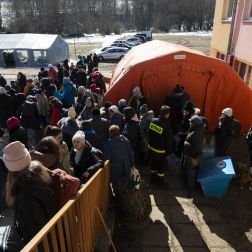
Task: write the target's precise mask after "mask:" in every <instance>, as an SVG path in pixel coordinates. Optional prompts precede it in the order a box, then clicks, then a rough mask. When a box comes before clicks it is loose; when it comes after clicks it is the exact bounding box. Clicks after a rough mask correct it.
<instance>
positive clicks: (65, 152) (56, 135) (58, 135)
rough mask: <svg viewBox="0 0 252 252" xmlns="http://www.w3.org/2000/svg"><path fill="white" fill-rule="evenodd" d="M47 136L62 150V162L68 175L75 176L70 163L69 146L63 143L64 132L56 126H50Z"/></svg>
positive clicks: (46, 132)
mask: <svg viewBox="0 0 252 252" xmlns="http://www.w3.org/2000/svg"><path fill="white" fill-rule="evenodd" d="M45 135H46V136H52V137H53V139H54V140H55V142H56V144H57V145H58V146H59V148H60V162H61V163H62V165H63V167H64V170H65V171H66V172H67V173H68V174H71V175H72V174H73V170H72V168H71V167H70V161H69V149H68V146H67V144H66V143H65V142H64V141H63V135H62V130H61V129H60V128H58V127H56V126H51V125H48V126H47V127H46V130H45Z"/></svg>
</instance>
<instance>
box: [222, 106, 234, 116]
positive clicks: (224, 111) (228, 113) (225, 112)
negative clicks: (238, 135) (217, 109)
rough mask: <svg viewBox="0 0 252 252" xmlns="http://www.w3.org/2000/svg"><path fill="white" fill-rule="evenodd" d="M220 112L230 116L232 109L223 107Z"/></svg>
mask: <svg viewBox="0 0 252 252" xmlns="http://www.w3.org/2000/svg"><path fill="white" fill-rule="evenodd" d="M221 113H222V114H224V115H226V116H228V117H231V116H232V115H233V110H232V109H231V108H225V109H223V110H222V112H221Z"/></svg>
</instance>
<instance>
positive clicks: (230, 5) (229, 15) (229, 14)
mask: <svg viewBox="0 0 252 252" xmlns="http://www.w3.org/2000/svg"><path fill="white" fill-rule="evenodd" d="M233 3H234V0H227V1H226V2H225V4H226V6H225V7H226V8H225V10H226V11H225V14H224V19H227V20H230V19H231V18H232V12H233Z"/></svg>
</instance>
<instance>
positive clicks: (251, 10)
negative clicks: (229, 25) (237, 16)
mask: <svg viewBox="0 0 252 252" xmlns="http://www.w3.org/2000/svg"><path fill="white" fill-rule="evenodd" d="M248 18H249V19H252V2H251V3H250V10H249V14H248Z"/></svg>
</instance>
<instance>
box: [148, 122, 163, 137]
mask: <svg viewBox="0 0 252 252" xmlns="http://www.w3.org/2000/svg"><path fill="white" fill-rule="evenodd" d="M149 129H150V130H153V131H155V132H156V133H158V134H160V135H161V134H162V133H163V130H164V128H162V127H160V126H158V125H156V124H155V123H150V126H149Z"/></svg>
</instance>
